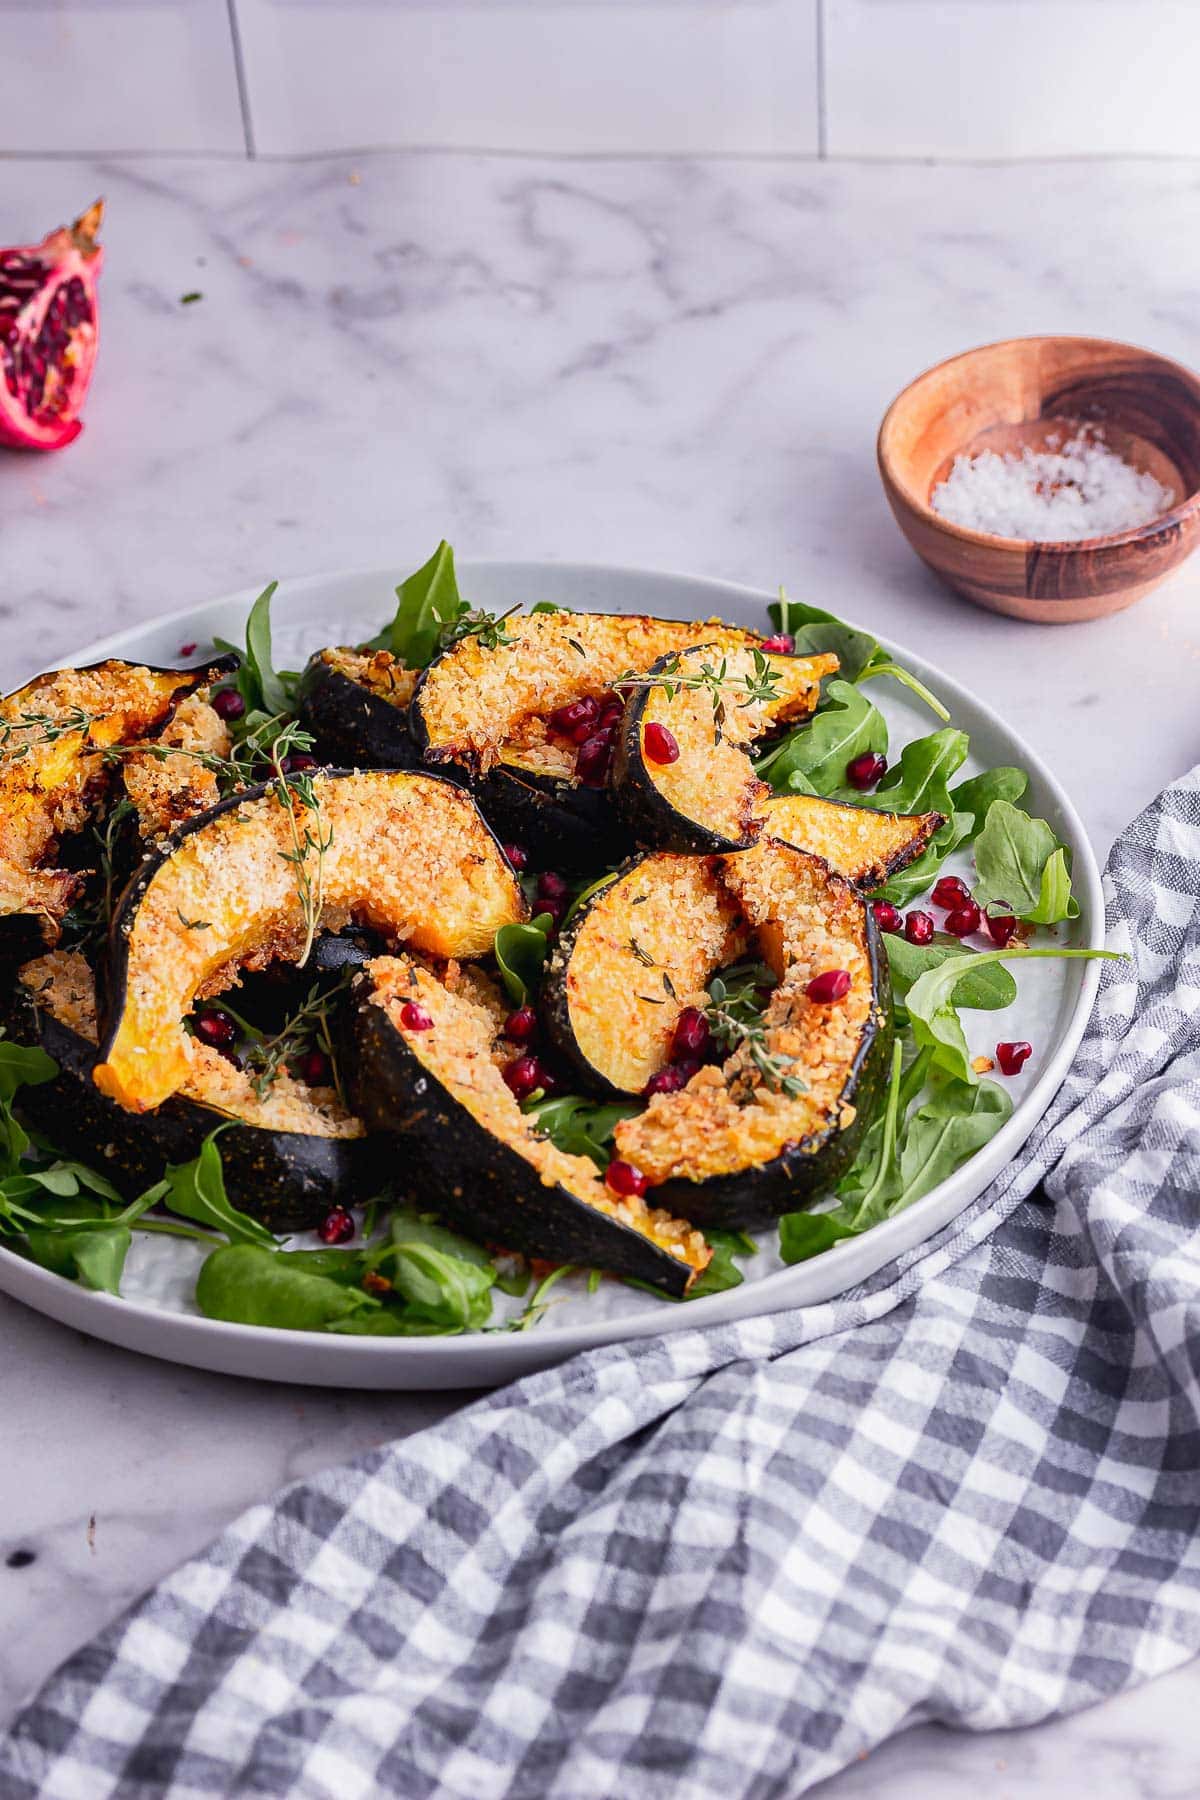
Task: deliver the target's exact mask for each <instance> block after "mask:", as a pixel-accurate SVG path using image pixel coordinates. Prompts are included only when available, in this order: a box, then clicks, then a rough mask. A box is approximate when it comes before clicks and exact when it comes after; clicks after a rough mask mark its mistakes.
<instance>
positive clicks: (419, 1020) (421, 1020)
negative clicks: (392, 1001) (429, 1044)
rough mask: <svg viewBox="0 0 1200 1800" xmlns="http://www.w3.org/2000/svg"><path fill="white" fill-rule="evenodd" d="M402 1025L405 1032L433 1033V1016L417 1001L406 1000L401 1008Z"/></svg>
mask: <svg viewBox="0 0 1200 1800" xmlns="http://www.w3.org/2000/svg"><path fill="white" fill-rule="evenodd" d="M400 1023H401V1024H402V1025H403V1027H404V1029H405V1031H432V1030H433V1015H432V1013H429V1012H427V1011H426V1010H425V1008H424V1007H423V1006H422V1005H421V1004H420V1002H419V1001H417V1000H406V1001H405V1002H404V1005H403V1006H402V1007H401V1008H400Z"/></svg>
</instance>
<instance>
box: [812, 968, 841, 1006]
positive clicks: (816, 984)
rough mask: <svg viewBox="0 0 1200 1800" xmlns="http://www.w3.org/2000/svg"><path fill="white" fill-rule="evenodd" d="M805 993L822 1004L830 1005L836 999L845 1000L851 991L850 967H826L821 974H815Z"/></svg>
mask: <svg viewBox="0 0 1200 1800" xmlns="http://www.w3.org/2000/svg"><path fill="white" fill-rule="evenodd" d="M804 991H805V993H806V994H807V995H808V997H809V999H810V1000H815V1001H817V1003H818V1004H819V1005H821V1006H830V1005H832V1003H833V1001H835V1000H844V999H845V998H846V995H847V994H848V993H849V992H850V971H849V970H848V969H825V970H823V971H822V973H821V974H820V975H814V976H813V978H812V980H811V981H810V982H809V984H808V986H807V987H806V988H805V990H804Z"/></svg>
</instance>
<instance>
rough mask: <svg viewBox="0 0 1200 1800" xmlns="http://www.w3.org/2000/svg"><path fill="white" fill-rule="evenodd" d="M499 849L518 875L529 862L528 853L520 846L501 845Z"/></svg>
mask: <svg viewBox="0 0 1200 1800" xmlns="http://www.w3.org/2000/svg"><path fill="white" fill-rule="evenodd" d="M500 848H501V849H502V850H503V851H504V854H505V856H507V858H508V860H509V862H510V863H511V864H512V866H513V868H514V869H515V870H516V871H517V874H518V875H519V874H520V873H521V870H522V869H523V868H524V867H525V866H526V864H527V863H528V861H529V852H528V851H527V850H525V849H523V848H522V846H521V845H520V844H502V845H501V846H500Z"/></svg>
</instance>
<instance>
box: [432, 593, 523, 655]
mask: <svg viewBox="0 0 1200 1800" xmlns="http://www.w3.org/2000/svg"><path fill="white" fill-rule="evenodd" d="M520 610H521V603H520V601H516V602H515V603H514V604H513V605H512V606H510V607H509V608H508V609H507V610H506V611H505V612H502V613H489V612H484V611H482V609H481V608H479V607H471V608H470V609H469V610H468V611H466V612H463V613H460V614H459V616H458V618H457V619H452V620H451V621H450V622H449V623H448V624H446V625H443V626H442V628H441V630H440V631H439V632H438V637H437V647H438V650H439V651H442V650H448V649H449V648H450V645H451V644H457V643H458V642H460V640H461V639H462V638H468V637H474V638H478V639H479V642H480V645H481V647H482V648H483V649H484V650H499V649H501V648H503V646H504V645H505V644H515V643H516V641H517V640H516V639H515V638H514V637H513V635H512V633H511V632H510V631H505V629H504V621H505V620H506V619H511V618H512V616H513V614H514V613H515V612H520Z"/></svg>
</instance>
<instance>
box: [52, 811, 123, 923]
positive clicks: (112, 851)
mask: <svg viewBox="0 0 1200 1800" xmlns="http://www.w3.org/2000/svg"><path fill="white" fill-rule="evenodd" d="M133 810H134V807H133V801H132V800H130V799H128V798H127V797H126V796H124V795H122V797H121V799H119V800H118V801H117V803H116V805H115V806H113V807H112V808H110V810H109V812H108V813H107V814H106V815H105V816H104V818H102V819H99V820H95V821H93V823H92V824H91V825H90V826H89V827H88V835H89V836H90V838H91V839H92V841H93V842H94V844H95V845H96V852H97V854H96V863H97V868H96V871H95V873H96V877H97V879H96V883H95V886H94V887H93V888H92V890H91V893H90V895H89V897H88V898H87V899H85V900H83V901H80V902H77V903H76V904H75V905H74V906H72V907H71V908H70V909H69V910H68V912H67V915H66V917H65V919H64V920H63V924H64V926H65V928H66V930H67V931H68V933H69V934H70V935H71V936H72V937H73V938H74V941H75V942H76V943H77V944H79V945H87V944H91V943H98V942H99V941H100V940H101V939H102V938H104V937H105V936H106V934H107V932H108V928H109V926H110V925H111V923H112V916H113V912H114V910H115V907H116V902H117V889H118V886H119V885H120V872H119V870H118V868H117V851H118V847H119V841H120V836H121V829H122V827H123V825H124V823H125V821H126V819H128V818H129V817H130V815H131V814H132V812H133Z"/></svg>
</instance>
